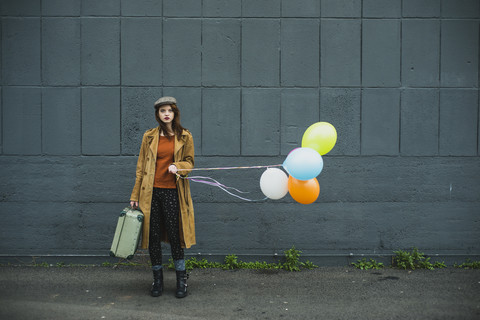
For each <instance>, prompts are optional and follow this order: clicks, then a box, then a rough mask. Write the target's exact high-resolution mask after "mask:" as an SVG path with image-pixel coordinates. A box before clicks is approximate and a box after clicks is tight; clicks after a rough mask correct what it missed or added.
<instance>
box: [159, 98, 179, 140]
mask: <svg viewBox="0 0 480 320" xmlns="http://www.w3.org/2000/svg"><path fill="white" fill-rule="evenodd" d="M166 105H167V104H164V105H156V106H155V119H156V120H157V122H158V124H159V126H160V132H163V134H164V135H165V136H166V137H167V138H170V135H169V133H170V132H168V129H167V125H166V124H165V123H163V122H162V120H160V117H159V116H158V110H159V109H160V108H161V107H163V106H166ZM169 106H170V107H172V111H173V121H172V130H173V134H175V135H176V136H177V140H180V137H181V136H182V132H183V130H184V129H185V128H184V127H182V125H181V124H180V110H179V109H178V107H177V105H176V104H174V103H172V104H169Z"/></svg>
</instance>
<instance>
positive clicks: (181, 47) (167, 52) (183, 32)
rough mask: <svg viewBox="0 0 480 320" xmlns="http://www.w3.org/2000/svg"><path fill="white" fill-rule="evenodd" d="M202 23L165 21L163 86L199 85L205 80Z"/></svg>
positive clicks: (186, 20) (197, 21)
mask: <svg viewBox="0 0 480 320" xmlns="http://www.w3.org/2000/svg"><path fill="white" fill-rule="evenodd" d="M201 24H202V22H201V20H198V19H164V21H163V84H164V85H165V86H198V85H200V84H201V77H202V42H201V41H202V33H201V30H202V25H201Z"/></svg>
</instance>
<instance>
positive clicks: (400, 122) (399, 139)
mask: <svg viewBox="0 0 480 320" xmlns="http://www.w3.org/2000/svg"><path fill="white" fill-rule="evenodd" d="M400 8H401V9H400V10H401V12H400V16H401V19H400V39H399V41H400V44H399V45H400V46H399V47H400V55H399V59H400V61H399V62H400V70H399V72H400V79H399V80H400V81H399V82H400V88H399V91H400V92H399V101H398V155H399V156H402V96H403V91H404V90H405V89H403V72H402V70H403V0H401V1H400Z"/></svg>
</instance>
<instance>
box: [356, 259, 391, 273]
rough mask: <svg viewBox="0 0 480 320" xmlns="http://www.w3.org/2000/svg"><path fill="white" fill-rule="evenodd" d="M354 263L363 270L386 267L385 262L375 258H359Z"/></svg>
mask: <svg viewBox="0 0 480 320" xmlns="http://www.w3.org/2000/svg"><path fill="white" fill-rule="evenodd" d="M352 265H353V266H354V267H355V268H357V269H361V270H368V269H375V270H378V269H382V268H383V267H384V265H383V263H381V262H377V261H376V260H374V259H370V260H369V261H367V258H363V259H361V260H357V262H353V263H352Z"/></svg>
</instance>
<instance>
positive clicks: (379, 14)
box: [363, 0, 402, 18]
mask: <svg viewBox="0 0 480 320" xmlns="http://www.w3.org/2000/svg"><path fill="white" fill-rule="evenodd" d="M401 16H402V1H401V0H364V1H363V17H364V18H400V17H401Z"/></svg>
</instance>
